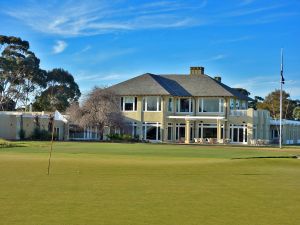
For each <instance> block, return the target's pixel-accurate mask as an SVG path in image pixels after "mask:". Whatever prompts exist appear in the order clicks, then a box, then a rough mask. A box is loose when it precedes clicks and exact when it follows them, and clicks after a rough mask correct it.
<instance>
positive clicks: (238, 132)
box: [230, 125, 247, 144]
mask: <svg viewBox="0 0 300 225" xmlns="http://www.w3.org/2000/svg"><path fill="white" fill-rule="evenodd" d="M230 134H231V135H230V137H231V142H232V143H240V144H247V126H246V125H244V126H238V125H231V126H230Z"/></svg>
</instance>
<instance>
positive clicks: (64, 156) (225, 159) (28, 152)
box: [0, 142, 300, 225]
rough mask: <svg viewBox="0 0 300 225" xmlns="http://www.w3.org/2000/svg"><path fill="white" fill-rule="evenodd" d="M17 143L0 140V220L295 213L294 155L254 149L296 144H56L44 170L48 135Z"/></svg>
mask: <svg viewBox="0 0 300 225" xmlns="http://www.w3.org/2000/svg"><path fill="white" fill-rule="evenodd" d="M18 146H19V147H14V148H0V209H1V210H0V221H1V222H0V224H4V225H10V224H22V225H29V224H32V225H37V224H41V225H48V224H49V225H50V224H51V225H93V224H104V225H110V224H115V225H123V224H128V225H135V224H136V225H144V224H145V225H146V224H147V225H148V224H151V225H155V224H163V225H168V224H170V225H176V224H179V225H183V224H187V225H193V224H195V225H199V224H205V225H211V224H214V225H216V224H217V225H219V224H222V225H283V224H284V225H296V224H299V221H300V214H299V212H300V192H299V190H300V160H298V159H293V158H253V157H279V156H284V157H286V156H293V155H300V148H297V147H294V148H286V149H283V150H282V151H278V149H272V148H250V147H239V146H234V147H233V146H230V147H222V146H220V147H219V146H198V145H189V146H188V145H159V144H109V143H76V142H73V143H72V142H69V143H68V142H65V143H55V145H54V152H53V155H52V156H53V157H52V164H51V165H52V167H51V174H50V176H47V163H48V151H49V143H46V142H25V143H18ZM233 158H244V159H233ZM247 158H248V159H247Z"/></svg>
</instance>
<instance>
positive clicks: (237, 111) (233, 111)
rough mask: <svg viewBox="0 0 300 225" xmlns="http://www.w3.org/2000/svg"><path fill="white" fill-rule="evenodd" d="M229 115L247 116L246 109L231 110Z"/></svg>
mask: <svg viewBox="0 0 300 225" xmlns="http://www.w3.org/2000/svg"><path fill="white" fill-rule="evenodd" d="M230 116H247V110H231V111H230Z"/></svg>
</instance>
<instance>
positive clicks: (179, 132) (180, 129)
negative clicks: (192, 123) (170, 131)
mask: <svg viewBox="0 0 300 225" xmlns="http://www.w3.org/2000/svg"><path fill="white" fill-rule="evenodd" d="M184 140H185V124H183V123H180V124H176V141H178V142H184Z"/></svg>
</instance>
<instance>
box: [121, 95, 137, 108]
mask: <svg viewBox="0 0 300 225" xmlns="http://www.w3.org/2000/svg"><path fill="white" fill-rule="evenodd" d="M121 109H122V111H136V110H137V97H121Z"/></svg>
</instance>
